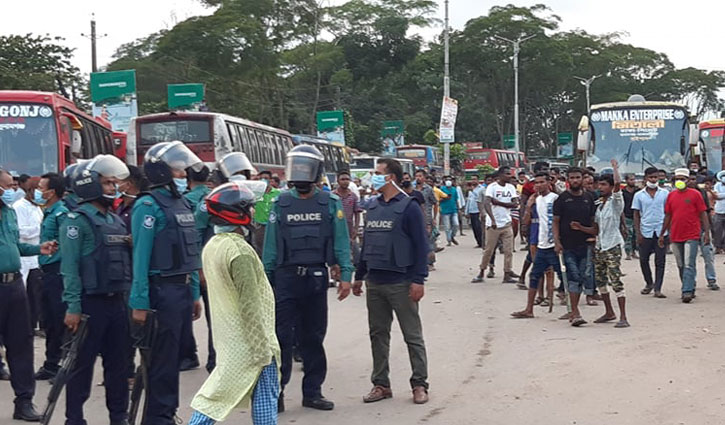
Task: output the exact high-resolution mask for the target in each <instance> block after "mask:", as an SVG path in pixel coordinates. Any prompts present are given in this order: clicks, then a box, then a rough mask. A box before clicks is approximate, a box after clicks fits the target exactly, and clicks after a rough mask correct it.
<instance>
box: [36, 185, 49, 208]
mask: <svg viewBox="0 0 725 425" xmlns="http://www.w3.org/2000/svg"><path fill="white" fill-rule="evenodd" d="M33 202H35V204H36V205H45V204H47V203H48V200H47V199H45V198H43V192H41V191H40V190H39V189H35V191H34V192H33Z"/></svg>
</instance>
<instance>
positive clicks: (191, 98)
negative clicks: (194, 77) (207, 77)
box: [167, 83, 204, 111]
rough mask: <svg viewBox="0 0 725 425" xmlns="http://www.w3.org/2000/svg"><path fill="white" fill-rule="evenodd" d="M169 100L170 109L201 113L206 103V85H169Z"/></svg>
mask: <svg viewBox="0 0 725 425" xmlns="http://www.w3.org/2000/svg"><path fill="white" fill-rule="evenodd" d="M167 98H168V102H169V109H184V110H192V111H199V110H201V108H202V105H203V103H204V84H199V83H191V84H169V85H168V86H167Z"/></svg>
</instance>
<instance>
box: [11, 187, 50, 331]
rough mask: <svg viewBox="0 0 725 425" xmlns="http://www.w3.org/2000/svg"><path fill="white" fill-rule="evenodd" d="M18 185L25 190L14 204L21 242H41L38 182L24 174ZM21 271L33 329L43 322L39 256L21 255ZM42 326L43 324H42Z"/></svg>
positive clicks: (41, 275)
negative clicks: (35, 197) (23, 195)
mask: <svg viewBox="0 0 725 425" xmlns="http://www.w3.org/2000/svg"><path fill="white" fill-rule="evenodd" d="M18 186H19V187H20V188H21V189H23V191H25V197H23V198H22V199H20V200H18V201H16V202H15V203H14V204H13V209H14V210H15V214H16V215H17V217H18V230H19V233H20V242H21V243H26V244H30V245H39V244H40V224H41V223H42V222H43V211H42V210H41V209H40V207H39V206H37V205H36V204H34V203H33V196H34V194H35V188H36V187H37V182H34V181H32V180H31V179H30V176H28V175H27V174H23V175H21V176H20V177H19V178H18ZM20 273H21V274H22V275H23V281H24V282H25V290H26V291H27V293H28V302H29V304H30V323H31V326H32V328H33V329H36V328H37V326H38V325H39V324H42V314H41V312H42V309H41V300H42V290H43V284H42V278H43V272H41V271H40V266H39V265H38V257H37V256H34V257H20ZM41 327H42V326H41Z"/></svg>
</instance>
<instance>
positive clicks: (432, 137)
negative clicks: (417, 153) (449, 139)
mask: <svg viewBox="0 0 725 425" xmlns="http://www.w3.org/2000/svg"><path fill="white" fill-rule="evenodd" d="M423 144H424V145H437V144H438V133H436V132H435V130H428V131H426V132H425V134H424V135H423Z"/></svg>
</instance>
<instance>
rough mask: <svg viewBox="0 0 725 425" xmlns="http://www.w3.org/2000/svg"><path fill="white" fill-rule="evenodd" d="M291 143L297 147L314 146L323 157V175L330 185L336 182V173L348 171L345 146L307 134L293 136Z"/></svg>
mask: <svg viewBox="0 0 725 425" xmlns="http://www.w3.org/2000/svg"><path fill="white" fill-rule="evenodd" d="M292 143H294V145H295V146H297V145H310V146H314V147H316V148H317V149H319V151H320V152H321V153H322V156H324V157H325V175H326V177H327V180H328V182H329V183H330V185H332V184H335V183H336V182H337V173H338V172H340V171H342V170H345V171H348V170H350V159H349V158H350V156H349V155H348V153H347V149H345V146H342V145H339V144H336V143H331V142H330V141H329V140H327V139H323V138H321V137H316V136H310V135H307V134H295V135H293V136H292Z"/></svg>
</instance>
